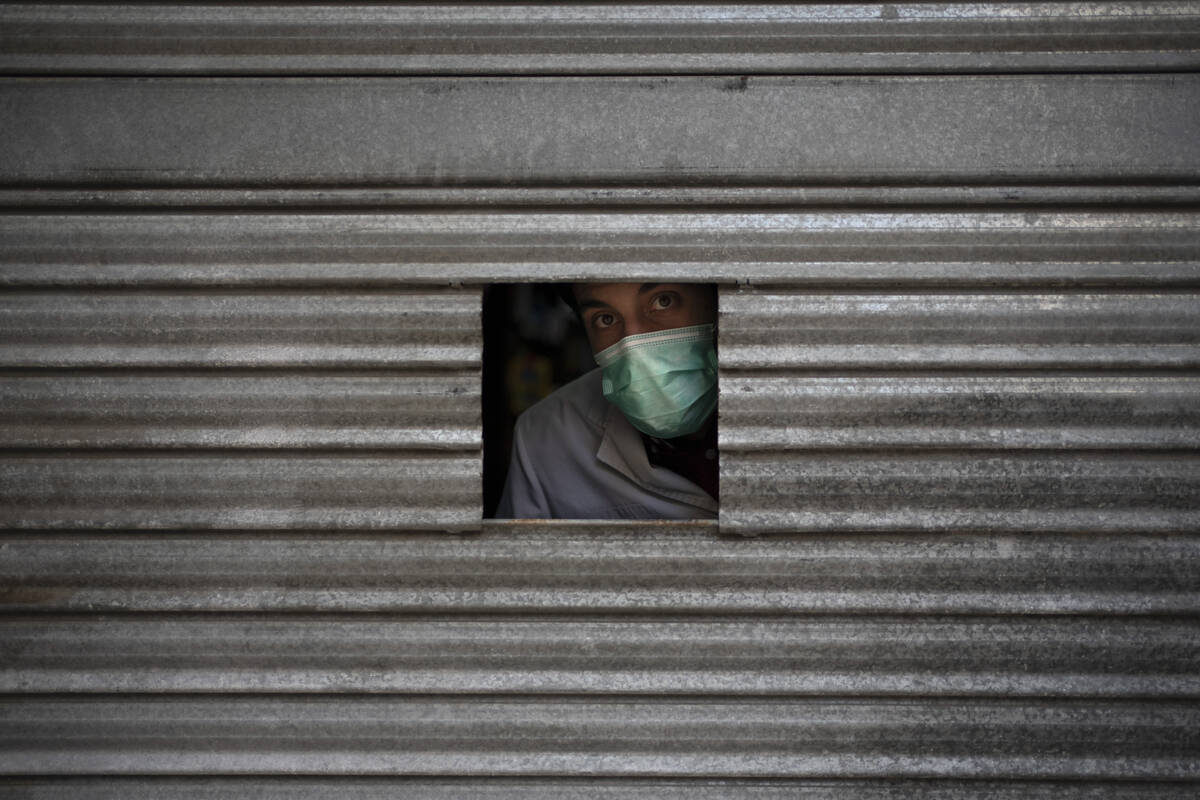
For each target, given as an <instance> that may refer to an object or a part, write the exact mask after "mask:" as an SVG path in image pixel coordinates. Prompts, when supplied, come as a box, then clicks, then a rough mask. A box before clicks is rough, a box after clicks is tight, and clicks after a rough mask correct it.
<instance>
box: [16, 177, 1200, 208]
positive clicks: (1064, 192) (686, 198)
mask: <svg viewBox="0 0 1200 800" xmlns="http://www.w3.org/2000/svg"><path fill="white" fill-rule="evenodd" d="M1198 201H1200V186H1197V185H1196V184H1195V183H1194V182H1192V183H1186V182H1185V183H1177V184H1167V185H1157V184H1137V183H1118V184H1110V185H1103V184H1102V185H1094V184H1086V183H1085V184H1073V183H1070V182H1066V183H1063V184H1060V185H1029V184H1014V183H1011V182H1008V181H1005V182H1003V183H996V184H995V185H987V184H984V185H978V186H971V185H941V186H937V185H933V186H929V185H921V184H920V183H919V182H918V183H917V184H915V185H888V184H879V185H873V186H863V185H856V186H810V185H797V186H779V185H774V184H772V183H771V182H766V183H762V184H758V185H751V186H746V185H740V186H636V187H630V186H588V185H576V186H486V187H484V186H432V187H431V186H396V187H391V188H387V187H372V186H362V187H356V188H349V189H347V188H343V187H338V186H325V187H317V188H303V187H293V188H265V189H263V188H241V189H238V188H218V187H209V188H191V189H189V188H177V189H158V188H137V187H129V188H124V189H110V188H105V187H102V186H91V187H88V188H63V187H56V188H41V187H27V188H10V187H4V186H0V208H4V209H6V210H10V212H11V211H15V210H18V209H19V210H21V211H24V212H26V213H28V212H29V211H30V210H32V209H54V210H59V209H69V208H74V209H77V210H78V209H82V210H87V209H95V210H100V211H102V210H105V209H121V210H125V211H129V210H132V209H137V208H151V209H154V210H155V211H158V212H160V213H161V212H162V211H164V210H168V209H174V210H177V211H183V212H197V211H202V210H206V209H249V208H253V209H261V208H266V209H271V210H273V211H276V212H278V211H279V210H280V209H283V208H288V209H295V210H296V211H297V212H305V211H307V212H311V211H313V210H324V211H328V210H331V209H335V210H341V211H343V212H348V211H355V210H359V211H375V210H378V209H381V208H387V209H416V210H421V211H426V212H427V211H429V210H430V209H439V208H441V209H456V210H460V209H472V208H476V209H477V208H489V209H492V210H508V211H512V210H515V209H528V208H534V209H539V208H540V209H551V208H554V209H557V210H559V211H561V210H563V209H567V208H570V209H589V208H602V209H603V208H632V209H639V208H643V209H661V208H664V207H675V208H677V209H689V208H690V209H697V210H701V211H702V210H704V209H706V208H707V209H711V208H735V209H736V208H738V207H745V208H750V209H752V210H758V209H761V208H763V207H768V208H769V207H776V208H786V209H788V210H794V209H796V208H802V207H813V208H840V209H845V208H855V207H862V208H869V209H874V210H877V209H880V208H889V207H905V208H909V209H911V208H923V207H930V206H934V207H938V208H945V207H955V208H958V209H963V208H989V207H990V208H997V207H998V208H1012V207H1017V208H1024V209H1034V210H1037V209H1039V208H1046V207H1051V208H1053V207H1063V206H1068V207H1074V208H1078V207H1080V206H1091V207H1100V208H1104V207H1117V208H1130V207H1134V206H1148V207H1157V208H1161V207H1163V206H1195V205H1196V203H1197V202H1198Z"/></svg>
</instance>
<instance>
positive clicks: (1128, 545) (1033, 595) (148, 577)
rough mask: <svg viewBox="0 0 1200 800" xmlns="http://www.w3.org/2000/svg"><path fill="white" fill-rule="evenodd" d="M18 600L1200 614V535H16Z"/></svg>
mask: <svg viewBox="0 0 1200 800" xmlns="http://www.w3.org/2000/svg"><path fill="white" fill-rule="evenodd" d="M0 586H2V587H3V591H2V592H0V610H3V611H5V612H8V613H30V612H32V613H38V612H65V613H104V612H321V613H359V612H369V613H375V612H379V613H394V614H408V615H414V614H415V615H421V614H454V615H458V616H464V615H477V616H478V615H491V614H500V615H505V614H507V615H516V614H541V615H564V617H570V616H579V615H602V614H620V615H641V616H645V617H650V618H654V617H663V616H672V615H674V616H679V617H682V616H686V617H687V618H692V617H694V616H696V615H720V616H730V615H774V616H780V615H800V614H902V615H910V614H956V615H957V614H982V615H987V614H1091V615H1145V614H1150V615H1186V616H1188V617H1195V616H1197V615H1200V537H1197V536H1196V535H1194V534H1188V533H1180V534H1166V535H1145V534H1137V533H1132V532H1125V531H1121V532H1117V533H1113V534H1103V533H1091V534H1089V535H1086V536H1073V535H1056V534H1052V533H1044V534H1040V535H1037V536H1029V535H1023V534H1016V535H1013V534H1004V533H992V534H990V535H988V536H986V537H983V536H978V535H971V534H960V533H954V532H945V533H938V534H936V535H934V534H913V535H908V536H904V535H897V534H875V535H872V534H858V533H854V534H844V535H828V534H826V535H779V536H763V537H759V538H755V539H744V538H742V537H737V536H718V535H717V534H716V531H715V525H713V524H712V523H697V524H688V523H668V522H656V523H610V524H594V523H578V522H571V521H546V522H543V523H515V522H488V523H486V526H485V532H484V533H482V534H478V535H471V536H456V535H446V534H433V533H430V534H401V535H393V534H384V533H379V534H373V535H370V536H363V535H361V534H352V533H349V532H347V533H327V534H317V533H307V532H306V533H294V534H279V533H276V534H266V533H254V532H248V531H247V532H237V533H233V534H228V535H222V534H218V533H207V532H194V533H189V534H182V533H173V534H155V535H145V536H137V535H129V534H122V533H119V532H113V533H70V534H65V533H64V534H29V533H26V534H21V533H17V532H11V531H10V532H8V533H6V534H5V535H4V536H3V538H2V539H0Z"/></svg>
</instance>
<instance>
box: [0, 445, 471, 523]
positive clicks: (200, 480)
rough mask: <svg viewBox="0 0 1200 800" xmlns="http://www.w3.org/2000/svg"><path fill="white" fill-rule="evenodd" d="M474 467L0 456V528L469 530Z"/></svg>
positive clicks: (223, 457)
mask: <svg viewBox="0 0 1200 800" xmlns="http://www.w3.org/2000/svg"><path fill="white" fill-rule="evenodd" d="M480 480H481V477H480V460H479V458H478V457H477V456H475V457H454V456H450V455H445V456H440V457H430V456H422V455H415V456H410V455H392V456H379V455H375V454H371V455H358V456H354V455H312V454H298V455H294V456H261V455H241V456H238V457H231V456H229V455H227V454H213V455H209V456H202V455H195V454H193V455H189V456H182V455H173V454H162V455H157V456H147V455H141V456H129V455H121V454H100V455H96V456H93V457H88V456H81V455H62V456H48V455H28V456H19V455H9V456H5V457H0V526H5V527H14V528H95V527H104V528H113V527H117V528H135V529H143V528H144V529H163V528H168V529H175V528H234V529H238V528H349V529H354V528H359V529H361V528H370V529H378V528H399V529H405V528H433V529H446V530H463V529H471V528H477V527H478V525H479V518H480V513H481V512H480V507H479V504H480V495H479V485H480Z"/></svg>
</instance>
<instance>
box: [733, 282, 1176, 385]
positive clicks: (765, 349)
mask: <svg viewBox="0 0 1200 800" xmlns="http://www.w3.org/2000/svg"><path fill="white" fill-rule="evenodd" d="M720 311H721V315H722V325H721V334H720V337H721V338H720V352H721V356H720V358H721V366H722V367H723V368H726V369H752V368H771V369H786V368H793V369H794V368H826V369H828V368H872V369H897V368H898V369H913V368H980V367H983V368H1018V369H1020V368H1026V369H1028V368H1077V369H1078V368H1083V369H1089V368H1090V369H1103V370H1108V369H1114V368H1141V369H1153V368H1191V369H1194V368H1196V367H1198V366H1200V295H1197V294H1193V293H1186V294H1185V293H1171V294H1166V293H1161V294H1149V293H1141V294H1139V293H1107V294H1100V293H1088V294H1082V293H1050V292H1045V293H1019V292H1006V293H989V294H941V293H922V294H883V293H872V294H861V295H846V294H831V293H791V294H783V293H774V294H772V293H760V292H745V291H743V292H724V293H722V294H721V298H720Z"/></svg>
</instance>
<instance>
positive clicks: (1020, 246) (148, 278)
mask: <svg viewBox="0 0 1200 800" xmlns="http://www.w3.org/2000/svg"><path fill="white" fill-rule="evenodd" d="M614 274H621V275H622V276H623V277H626V278H627V279H629V280H643V279H645V280H653V279H664V278H666V279H672V278H673V279H683V280H713V281H724V282H729V283H734V282H751V283H760V284H785V285H786V284H791V285H801V286H805V285H817V286H838V285H855V284H864V283H866V284H875V285H897V284H899V285H904V284H909V285H913V284H917V285H932V286H938V287H942V288H944V287H945V286H946V285H990V284H996V283H1002V284H1012V283H1021V284H1029V283H1035V284H1036V283H1041V284H1043V285H1054V286H1061V285H1063V284H1085V285H1090V286H1095V285H1096V284H1109V285H1126V284H1130V283H1134V284H1140V285H1154V284H1161V283H1184V284H1187V285H1190V286H1196V285H1198V284H1200V214H1198V213H1196V212H1194V211H1185V210H1171V211H1141V212H1131V211H1098V210H1092V211H1069V212H1068V211H1052V210H1042V211H1024V212H1015V211H996V210H993V211H965V210H964V211H911V210H905V211H846V210H843V211H794V210H791V211H774V212H772V211H763V210H756V211H755V210H745V211H737V210H726V211H712V210H686V209H684V210H680V211H676V212H672V213H664V212H661V211H657V212H655V211H643V212H635V211H624V212H618V211H610V212H588V213H583V212H577V213H564V212H562V211H530V210H525V211H514V210H507V211H503V210H501V211H488V212H481V211H479V210H474V211H463V212H457V213H449V212H440V213H439V212H409V213H396V212H392V213H388V212H382V211H379V212H372V213H362V212H356V213H314V212H304V213H291V214H280V213H265V212H264V213H255V214H251V213H224V214H222V213H213V212H206V213H200V212H196V213H172V214H145V213H112V214H103V213H71V214H67V213H61V214H58V213H55V214H51V213H46V214H29V213H23V214H0V285H4V286H8V287H13V288H20V287H29V288H41V287H45V288H49V287H54V288H61V287H147V286H149V287H191V286H222V287H225V286H280V285H285V286H286V285H293V286H319V287H322V288H324V289H326V290H328V287H330V286H338V285H341V286H347V285H350V286H363V287H366V286H371V287H387V288H394V287H396V286H398V285H405V284H416V285H418V286H428V285H430V284H442V285H445V284H447V283H451V282H454V281H461V282H468V283H469V282H489V281H510V280H518V281H528V280H578V279H587V278H591V279H610V278H611V276H612V275H614ZM291 302H295V300H292V301H291ZM330 302H333V301H332V300H331V301H330ZM375 302H385V301H384V300H382V299H379V298H376V300H375ZM462 302H465V301H462ZM782 302H783V301H781V300H777V301H776V303H777V304H778V303H782ZM456 308H457V306H456ZM747 310H749V311H753V309H747Z"/></svg>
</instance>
